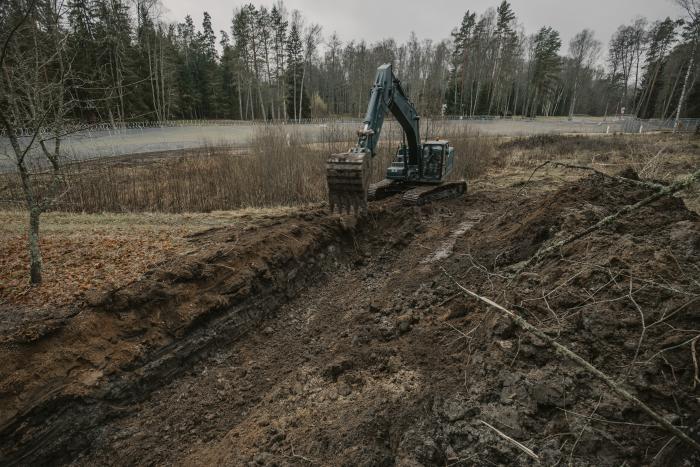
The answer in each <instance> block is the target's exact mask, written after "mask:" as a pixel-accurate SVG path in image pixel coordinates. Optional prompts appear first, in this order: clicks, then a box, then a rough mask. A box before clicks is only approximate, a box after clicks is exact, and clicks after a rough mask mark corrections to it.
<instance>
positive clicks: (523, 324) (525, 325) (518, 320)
mask: <svg viewBox="0 0 700 467" xmlns="http://www.w3.org/2000/svg"><path fill="white" fill-rule="evenodd" d="M697 173H700V171H698V172H697ZM697 173H696V174H697ZM440 268H441V269H442V271H443V272H444V273H445V275H446V276H447V277H448V278H449V279H450V280H451V281H452V282H453V283H454V284H455V285H456V286H457V287H458V288H459V289H460V290H462V291H463V292H464V293H465V294H466V295H468V296H470V297H472V298H476V299H477V300H479V301H482V302H484V303H486V304H487V305H489V306H491V307H493V308H496V309H497V310H499V311H501V312H503V313H505V314H506V315H507V316H508V317H510V318H511V319H512V320H513V322H514V323H515V324H516V325H517V326H518V327H520V328H521V329H523V330H525V331H527V332H530V333H532V334H534V335H535V336H537V337H539V338H540V339H542V340H543V341H545V342H546V343H548V344H549V345H550V346H552V347H554V350H555V351H556V352H557V353H558V354H560V355H561V356H563V357H566V358H568V359H570V360H572V361H574V362H575V363H577V364H579V365H580V366H581V367H583V368H584V369H586V370H587V371H588V372H589V373H591V374H592V375H593V376H595V377H597V378H598V379H600V380H601V381H603V382H604V383H605V384H606V385H607V386H608V387H609V388H610V389H612V391H613V392H615V393H616V394H617V395H618V396H620V397H622V398H623V399H625V400H627V401H629V402H632V403H633V404H634V405H636V406H637V407H639V408H640V409H641V410H643V411H644V412H646V413H647V414H648V415H649V416H650V417H651V418H653V419H654V420H656V421H657V422H658V423H659V425H661V427H663V428H664V429H665V430H666V431H668V432H669V433H671V434H673V435H674V436H676V437H678V438H679V439H681V440H682V441H683V442H685V443H686V444H687V445H688V446H691V447H692V448H693V449H696V450H697V451H700V443H698V442H697V441H695V440H694V439H692V438H691V437H689V436H688V435H686V434H685V433H684V432H682V431H681V430H679V429H678V428H677V427H675V426H674V425H673V424H672V423H671V422H669V421H668V420H666V419H665V418H664V417H662V416H661V415H659V414H658V413H656V412H655V411H654V410H652V409H651V407H649V406H648V405H646V404H645V403H644V402H642V401H641V400H639V399H637V398H636V397H635V396H634V395H632V394H631V393H630V392H628V391H627V390H626V389H624V388H622V387H620V386H619V385H618V384H617V383H616V382H615V381H614V380H613V379H612V378H610V377H609V376H608V375H606V374H605V373H603V372H602V371H600V370H599V369H597V368H596V367H594V366H593V365H591V364H590V363H588V361H586V360H584V359H583V358H582V357H580V356H579V355H578V354H576V353H574V352H572V351H571V350H569V349H568V348H566V347H565V346H563V345H562V344H560V343H559V342H557V341H555V340H554V339H552V338H551V337H549V336H548V335H547V334H545V333H544V332H543V331H541V330H540V329H538V328H536V327H535V326H533V325H531V324H530V323H529V322H527V321H526V320H525V319H523V318H522V317H520V316H519V315H517V314H515V313H514V312H512V311H510V310H508V309H507V308H504V307H502V306H501V305H499V304H498V303H496V302H494V301H492V300H490V299H488V298H486V297H482V296H481V295H478V294H476V293H474V292H472V291H471V290H469V289H467V288H465V287H464V286H462V285H461V284H460V283H459V282H457V281H456V280H455V279H454V278H453V277H452V276H451V275H450V274H449V273H448V272H447V270H446V269H445V268H444V267H442V266H441V267H440Z"/></svg>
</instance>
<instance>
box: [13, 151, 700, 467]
mask: <svg viewBox="0 0 700 467" xmlns="http://www.w3.org/2000/svg"><path fill="white" fill-rule="evenodd" d="M550 143H552V144H554V146H552V145H549V146H546V147H543V141H539V140H537V139H525V140H521V141H516V142H512V143H505V144H510V145H512V147H511V148H510V150H512V152H511V153H509V154H510V157H511V160H510V162H509V163H508V164H505V166H502V167H492V168H491V169H489V171H488V172H487V173H486V174H484V175H483V176H481V177H479V179H477V180H472V181H471V182H470V187H469V194H468V195H467V196H465V197H464V198H461V199H456V200H449V201H443V202H440V203H436V204H433V205H429V206H425V207H421V208H416V207H407V206H402V205H401V204H400V202H399V201H398V200H395V199H388V200H385V201H382V202H378V203H373V204H372V205H371V209H370V213H369V215H368V216H367V217H366V218H363V219H355V218H353V217H349V216H346V217H340V216H330V215H329V214H328V213H327V211H326V210H325V208H324V207H323V206H322V205H319V204H314V205H307V206H303V207H297V208H284V209H259V210H248V211H245V212H235V213H234V212H232V213H229V212H221V213H213V214H196V215H146V214H142V215H134V214H129V215H68V214H58V213H56V214H50V215H48V216H47V217H46V223H45V225H46V227H45V233H46V235H45V242H46V245H47V250H48V251H52V252H53V253H52V256H51V262H53V263H54V264H55V265H56V266H51V268H52V269H51V268H50V267H49V266H48V264H47V283H46V284H45V285H44V286H42V289H41V290H40V291H37V290H26V291H23V293H21V294H19V293H14V291H15V290H17V289H18V288H17V287H16V286H13V287H11V288H10V287H8V288H6V289H4V292H3V293H4V295H3V299H4V300H5V303H4V305H2V315H1V316H2V323H3V326H2V334H1V335H0V339H1V341H2V346H1V347H0V358H2V361H3V362H7V363H6V364H5V365H4V366H3V367H2V369H0V416H1V417H2V418H1V419H0V440H2V441H0V459H2V460H3V461H4V462H3V463H9V464H12V463H19V464H28V463H41V462H48V461H51V462H52V463H67V464H73V465H123V464H178V465H212V464H221V465H245V464H246V463H254V464H256V465H309V464H320V465H396V464H398V465H487V464H496V465H499V464H503V465H531V464H533V463H534V460H533V459H531V458H530V457H528V456H527V455H526V454H524V453H523V451H522V450H520V449H518V448H517V447H516V446H515V445H514V444H513V443H512V442H509V441H507V440H505V439H504V438H503V437H502V436H500V435H498V434H497V433H496V432H495V431H494V430H493V429H491V428H489V427H488V426H487V425H485V424H484V423H483V422H486V423H488V424H490V425H491V426H493V427H495V428H497V429H498V430H500V431H501V432H502V433H504V434H506V435H508V436H510V437H511V438H513V439H515V440H517V441H518V442H521V443H523V444H524V445H526V446H527V447H528V448H530V449H532V450H533V451H534V452H535V453H536V455H537V456H539V458H540V460H541V464H542V465H554V464H557V463H559V464H569V463H571V464H573V465H621V464H623V463H624V462H627V463H628V464H632V465H639V464H643V465H649V464H656V465H680V464H682V462H684V461H685V462H688V463H690V464H693V463H695V462H697V461H698V459H697V458H694V457H692V452H691V451H690V450H689V449H688V448H686V447H685V446H684V445H682V444H680V443H679V442H678V441H677V440H675V439H673V438H672V437H671V436H669V435H668V434H667V433H666V432H665V431H663V430H661V429H660V428H658V427H657V426H655V425H654V423H653V421H652V420H650V419H649V418H648V417H647V415H645V414H644V413H643V412H641V411H640V410H639V409H638V408H637V407H636V406H634V405H631V404H630V403H628V402H625V401H622V400H620V399H619V398H617V397H616V396H614V395H612V394H611V393H610V391H609V390H608V389H606V387H605V386H604V385H602V384H601V383H599V382H598V381H596V380H594V379H593V378H592V377H591V376H590V375H588V374H587V373H586V372H585V371H583V370H582V369H581V368H580V367H578V366H576V365H575V364H573V363H571V362H569V361H567V360H565V359H563V358H562V357H561V356H559V355H557V354H555V353H554V352H553V351H551V349H549V348H548V347H547V346H546V344H545V343H544V342H542V341H541V340H539V339H537V338H534V337H532V336H530V335H528V334H525V333H523V332H520V331H519V330H518V329H517V328H515V327H514V326H513V325H512V324H511V323H510V322H509V321H508V319H506V318H504V317H503V316H501V315H499V314H498V313H497V312H496V311H494V310H493V309H489V308H487V307H485V306H484V305H482V304H480V303H478V302H476V301H474V300H471V299H467V298H465V297H463V296H462V295H460V294H458V293H457V292H458V289H457V287H456V286H455V284H454V283H453V282H452V280H451V279H449V277H448V276H447V275H446V273H447V274H449V275H450V276H452V277H454V279H455V280H457V281H458V282H459V283H460V284H462V285H464V286H465V287H468V288H469V289H471V290H474V291H475V292H478V293H480V294H482V295H485V296H488V297H490V298H492V299H494V300H496V301H497V302H499V303H501V304H503V305H506V306H508V307H510V308H511V309H513V310H515V311H517V312H518V313H519V314H520V315H521V316H523V317H524V318H526V319H528V320H529V321H530V322H531V323H533V324H535V325H536V326H538V327H539V328H540V329H542V330H544V331H545V332H547V333H548V334H549V335H550V336H553V337H556V338H557V341H558V342H560V343H562V344H564V345H567V346H568V347H570V348H571V349H573V350H575V351H576V352H578V353H579V354H580V355H582V356H583V357H584V358H586V359H587V360H589V361H590V362H592V363H594V364H595V365H596V366H597V367H598V368H600V369H601V370H602V371H604V372H606V373H607V374H609V375H610V376H612V377H613V378H615V379H616V380H617V381H618V382H620V383H621V384H624V385H625V387H627V388H628V389H629V390H630V391H632V392H633V393H634V394H635V395H636V396H637V397H639V398H640V399H642V400H643V401H645V402H646V403H648V404H649V405H650V406H652V407H653V408H654V409H655V410H656V411H658V412H659V413H661V414H662V415H663V416H664V417H666V418H667V419H669V420H671V421H672V423H674V424H675V425H677V426H679V427H681V429H683V430H684V431H685V432H687V433H690V434H691V436H695V437H696V438H697V436H698V428H700V426H698V419H699V416H700V403H699V402H698V398H697V386H696V385H695V384H694V378H695V377H696V374H697V373H696V371H697V370H696V367H695V366H694V346H693V342H695V341H694V339H697V336H698V335H700V331H698V329H699V326H700V308H699V307H698V297H700V284H698V282H697V277H698V276H699V275H700V217H699V216H698V214H697V212H696V210H697V206H698V204H697V194H696V192H692V191H691V192H690V193H687V194H686V195H685V196H684V198H680V197H665V198H663V199H660V200H658V201H656V202H654V203H652V204H650V205H648V206H646V207H644V208H642V209H640V210H637V211H635V212H633V213H632V214H631V215H629V216H626V217H624V218H622V219H620V220H619V221H618V222H615V223H613V224H611V225H609V226H607V227H605V228H603V229H601V230H599V231H596V232H593V233H592V234H590V235H587V236H585V237H583V238H581V239H579V240H576V241H575V242H573V243H571V244H570V245H568V246H567V247H565V248H563V249H561V250H559V251H557V252H556V253H555V254H552V255H548V256H545V257H544V258H543V259H542V260H541V261H538V262H536V263H534V264H532V265H531V266H530V267H528V268H527V269H526V270H525V271H523V272H522V273H521V274H518V275H515V271H517V270H518V268H519V266H520V265H522V262H523V261H524V260H526V259H528V258H530V257H531V256H532V255H533V254H534V253H535V252H536V251H537V250H538V249H539V248H540V247H542V246H543V245H547V244H550V243H551V242H554V241H556V240H558V239H562V238H565V237H567V236H568V235H570V234H572V233H575V232H578V231H580V230H582V229H583V228H585V227H587V226H589V225H591V224H593V223H595V222H596V221H597V220H599V219H602V218H603V217H605V216H606V215H609V214H611V213H614V212H615V211H617V210H618V209H620V208H622V207H624V206H627V205H630V204H634V203H635V202H637V201H639V200H641V199H643V198H644V197H646V196H648V195H649V194H650V193H652V192H651V191H650V190H649V189H646V188H642V187H639V186H638V185H635V184H634V183H632V182H624V181H622V182H621V181H618V180H613V179H611V178H609V177H605V176H601V175H589V174H588V173H587V172H582V171H573V170H564V169H562V168H552V167H543V168H541V169H540V170H538V171H537V172H536V173H535V174H534V175H533V169H534V168H535V167H536V166H538V165H540V164H541V162H542V161H541V159H540V157H541V156H542V153H546V152H547V151H550V150H552V148H553V147H555V148H557V149H556V150H557V151H559V152H563V151H564V148H565V147H566V146H565V144H567V145H568V144H570V143H568V142H562V141H561V140H552V141H550ZM575 143H576V144H578V143H579V141H575ZM601 144H604V143H601ZM694 144H695V142H694V141H693V140H683V141H680V142H679V143H678V145H675V146H673V147H672V148H673V149H672V154H671V155H670V156H669V157H668V158H666V159H664V160H663V161H661V162H659V160H658V158H657V157H656V152H657V151H651V152H650V155H649V156H645V158H642V157H641V156H640V158H630V159H623V158H618V155H617V154H618V153H614V154H612V155H611V154H610V153H609V151H608V150H599V149H598V148H597V147H595V148H594V149H595V151H593V152H592V153H591V154H588V153H587V154H586V155H585V156H581V157H580V158H579V159H580V160H578V159H577V160H578V162H587V163H591V162H592V161H591V157H592V156H594V155H596V154H601V153H606V154H608V159H603V160H601V159H600V158H601V156H598V162H595V164H596V165H595V166H596V167H598V168H600V169H602V170H609V171H619V170H621V169H622V168H624V166H626V165H634V166H635V167H636V168H637V170H638V172H640V173H645V174H647V175H650V176H652V178H654V179H657V180H659V181H661V182H662V183H667V182H669V181H670V180H674V179H677V177H678V176H679V175H680V174H682V173H687V172H688V171H689V170H692V169H693V168H697V164H696V163H694V162H693V161H697V159H694V157H696V156H697V154H696V153H695V152H694V151H696V150H697V147H696V146H693V145H694ZM664 147H666V148H670V147H671V146H670V145H668V144H666V143H664ZM667 150H668V149H667ZM635 154H636V153H635ZM547 157H549V156H547ZM577 157H578V156H577ZM496 165H498V161H496ZM502 165H503V164H502ZM624 175H626V176H629V177H634V173H633V172H629V171H627V172H625V173H624ZM3 221H4V222H2V224H3V227H2V228H3V229H4V231H3V238H7V236H9V237H10V238H11V239H12V240H11V241H12V242H15V243H12V244H13V245H14V246H13V250H11V251H10V252H9V253H3V255H5V256H3V257H2V261H4V262H5V263H3V264H7V265H10V270H11V271H12V274H15V273H17V271H19V270H20V269H21V264H20V263H19V262H12V261H14V260H13V259H12V258H14V257H15V256H16V254H17V252H18V251H20V250H21V245H22V244H21V236H22V231H21V221H22V219H21V216H19V215H16V214H5V217H3ZM71 238H72V239H73V242H67V241H66V240H69V239H71ZM100 239H105V240H110V241H113V240H115V239H119V242H118V244H117V245H118V246H117V247H115V246H114V245H115V244H114V243H110V242H107V241H104V242H102V241H100ZM119 248H123V250H120V249H119ZM113 251H123V253H124V254H123V256H122V255H121V254H113V253H109V252H113ZM62 258H63V259H62ZM95 258H97V259H95ZM123 258H125V259H126V260H123ZM96 260H97V261H98V262H99V261H102V262H104V263H105V266H104V267H103V268H95V267H94V266H93V265H94V262H95V261H96ZM73 263H75V264H73ZM100 269H102V270H107V271H110V273H109V274H111V276H110V275H109V274H107V275H106V276H103V278H102V279H99V281H101V282H99V281H98V283H94V284H93V285H92V286H91V287H90V290H89V293H84V294H82V295H81V293H82V292H81V291H80V287H79V286H78V284H79V282H77V281H76V280H75V278H76V277H80V278H81V279H84V280H90V279H94V278H95V276H97V271H100ZM107 276H109V277H110V278H109V279H105V278H104V277H107ZM13 277H14V276H13ZM17 277H19V276H17ZM61 286H63V287H64V288H65V290H66V293H68V294H71V293H73V295H71V296H73V297H74V298H75V299H73V300H66V301H55V300H54V298H53V297H54V294H53V293H51V291H57V290H58V289H59V287H61ZM44 287H46V288H44ZM20 290H22V289H20ZM37 292H38V293H47V295H44V296H43V297H44V298H41V299H38V301H33V300H34V299H32V298H31V297H36V295H35V294H36V293H37ZM18 316H21V317H22V318H21V319H18Z"/></svg>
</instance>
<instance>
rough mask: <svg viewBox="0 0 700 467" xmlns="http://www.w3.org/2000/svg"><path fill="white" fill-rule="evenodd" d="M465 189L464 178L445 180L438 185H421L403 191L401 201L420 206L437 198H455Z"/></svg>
mask: <svg viewBox="0 0 700 467" xmlns="http://www.w3.org/2000/svg"><path fill="white" fill-rule="evenodd" d="M466 191H467V182H466V181H464V180H460V181H457V182H445V183H441V184H440V185H423V186H419V187H416V188H413V189H411V190H408V191H407V192H406V193H404V195H403V197H402V201H403V203H404V204H407V205H412V206H421V205H423V204H426V203H430V202H432V201H436V200H439V199H447V198H456V197H458V196H461V195H463V194H464V193H465V192H466Z"/></svg>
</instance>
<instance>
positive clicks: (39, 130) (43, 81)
mask: <svg viewBox="0 0 700 467" xmlns="http://www.w3.org/2000/svg"><path fill="white" fill-rule="evenodd" d="M64 13H65V11H63V4H62V2H52V1H48V0H28V1H18V2H16V3H14V4H13V5H12V6H11V9H10V13H9V14H8V15H7V17H5V18H3V19H4V21H3V22H5V23H6V24H5V25H2V24H0V26H3V27H2V28H0V29H3V30H7V31H8V32H7V33H6V34H4V38H3V40H2V51H0V125H2V127H3V128H4V130H5V133H6V135H7V138H8V140H9V143H10V147H11V152H12V154H11V155H10V157H11V158H12V159H13V162H14V163H15V166H16V168H17V172H18V175H19V178H20V181H21V186H22V190H23V194H24V202H25V205H26V208H27V211H28V213H29V235H28V238H29V241H28V247H29V276H30V281H31V283H32V284H38V283H40V282H41V269H42V261H41V250H40V247H39V217H40V215H41V214H42V213H43V212H44V211H46V209H47V208H48V207H49V206H50V205H51V203H52V201H53V200H54V199H55V197H56V196H57V195H58V193H59V192H60V190H61V187H62V186H63V183H62V182H63V178H62V173H61V141H62V138H63V136H65V133H66V115H67V114H68V113H69V110H70V108H71V106H72V100H71V99H70V97H69V96H68V95H67V91H66V83H67V81H68V77H69V75H70V73H71V60H70V58H69V57H68V56H67V54H66V50H67V48H66V40H67V35H66V34H65V32H64V31H62V29H61V28H62V23H63V15H64ZM20 129H24V132H27V131H29V134H30V136H22V133H20Z"/></svg>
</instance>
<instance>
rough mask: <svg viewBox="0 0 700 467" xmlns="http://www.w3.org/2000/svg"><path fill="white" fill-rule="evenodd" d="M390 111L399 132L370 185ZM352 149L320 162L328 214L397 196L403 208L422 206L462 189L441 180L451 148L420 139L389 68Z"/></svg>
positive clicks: (378, 80) (377, 83)
mask: <svg viewBox="0 0 700 467" xmlns="http://www.w3.org/2000/svg"><path fill="white" fill-rule="evenodd" d="M387 111H390V112H391V114H392V115H393V116H394V118H395V119H396V120H397V121H398V122H399V124H400V125H401V128H402V130H403V139H402V143H401V144H400V145H399V147H398V149H397V151H396V155H395V156H394V158H393V161H392V162H391V165H390V166H389V167H388V168H387V170H386V178H385V179H384V180H382V181H380V182H378V183H374V184H370V183H369V181H370V173H371V169H372V159H373V158H374V156H375V155H376V151H375V150H376V148H377V143H378V142H379V136H380V134H381V131H382V125H383V123H384V117H385V115H386V113H387ZM357 136H358V140H357V144H356V145H355V147H353V148H351V149H350V150H349V151H347V152H343V153H340V154H332V155H331V156H330V157H329V158H328V161H327V162H326V180H327V182H328V196H329V205H330V209H331V212H335V211H336V210H338V211H339V212H340V213H343V212H347V213H350V212H354V213H356V214H357V213H366V212H367V202H368V201H373V200H378V199H382V198H386V197H388V196H393V195H396V194H399V193H403V195H402V198H403V202H404V203H405V204H412V205H422V204H425V203H428V202H431V201H434V200H437V199H443V198H453V197H457V196H460V195H462V194H463V193H464V192H465V191H466V190H467V184H466V182H465V181H464V180H460V181H454V182H447V181H445V178H446V177H447V176H448V175H449V174H450V173H451V172H452V169H453V167H454V148H452V147H451V146H450V143H449V141H446V140H434V141H428V140H426V141H423V142H421V140H420V117H419V116H418V112H417V111H416V108H415V106H414V105H413V103H412V102H411V101H410V100H409V98H408V96H407V95H406V93H405V92H404V90H403V88H402V87H401V82H400V81H399V80H398V79H397V78H396V76H394V73H393V71H392V68H391V64H388V63H387V64H384V65H381V66H380V67H379V68H378V69H377V76H376V77H375V79H374V85H373V86H372V91H371V94H370V99H369V105H368V106H367V114H366V115H365V119H364V121H363V126H362V128H360V129H359V130H358V132H357Z"/></svg>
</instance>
